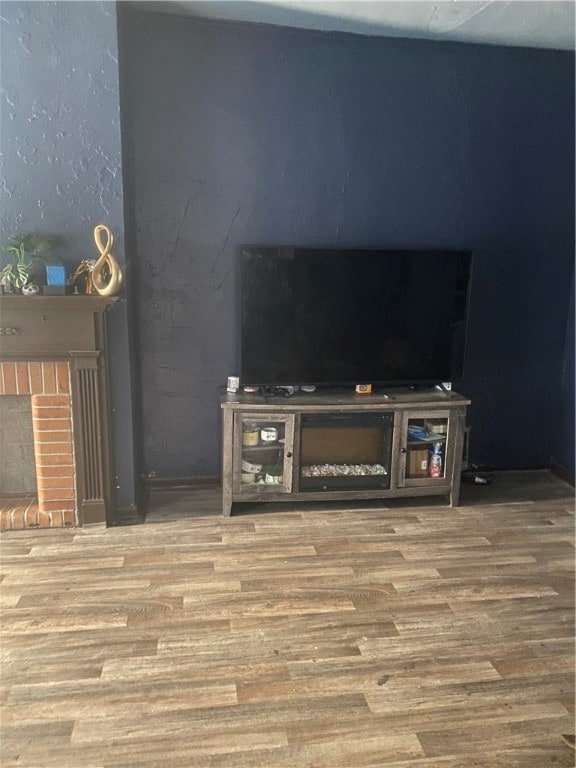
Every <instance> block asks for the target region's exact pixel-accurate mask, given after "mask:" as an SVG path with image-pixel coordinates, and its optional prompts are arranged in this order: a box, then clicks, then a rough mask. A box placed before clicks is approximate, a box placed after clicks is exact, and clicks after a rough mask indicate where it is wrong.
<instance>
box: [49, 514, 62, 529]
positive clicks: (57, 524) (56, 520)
mask: <svg viewBox="0 0 576 768" xmlns="http://www.w3.org/2000/svg"><path fill="white" fill-rule="evenodd" d="M50 517H51V518H52V521H51V527H52V528H64V515H63V514H62V512H61V511H56V512H51V513H50Z"/></svg>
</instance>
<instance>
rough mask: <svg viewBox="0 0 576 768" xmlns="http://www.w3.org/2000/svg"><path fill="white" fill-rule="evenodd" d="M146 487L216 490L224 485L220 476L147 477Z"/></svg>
mask: <svg viewBox="0 0 576 768" xmlns="http://www.w3.org/2000/svg"><path fill="white" fill-rule="evenodd" d="M143 481H144V487H145V488H146V489H151V488H163V489H166V490H167V489H170V488H214V487H215V486H220V485H222V480H221V478H220V476H219V475H199V476H193V477H145V478H143Z"/></svg>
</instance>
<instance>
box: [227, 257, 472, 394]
mask: <svg viewBox="0 0 576 768" xmlns="http://www.w3.org/2000/svg"><path fill="white" fill-rule="evenodd" d="M240 261H241V265H240V271H241V301H240V314H241V322H240V328H241V354H240V360H241V362H240V383H241V385H242V386H256V387H263V386H291V385H316V386H319V385H320V386H322V385H325V386H328V385H330V386H339V385H349V384H373V385H384V386H394V385H420V384H422V385H424V384H426V385H433V384H438V383H441V382H447V381H454V380H461V379H462V377H463V365H464V349H465V341H466V324H467V313H468V296H469V287H470V276H471V261H472V255H471V253H470V252H469V251H445V250H442V251H441V250H425V251H424V250H372V249H370V250H368V249H332V248H301V247H299V248H292V247H260V246H242V247H241V248H240Z"/></svg>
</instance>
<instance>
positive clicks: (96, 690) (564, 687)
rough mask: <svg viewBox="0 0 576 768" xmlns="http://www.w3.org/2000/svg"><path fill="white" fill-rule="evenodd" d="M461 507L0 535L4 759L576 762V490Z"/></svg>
mask: <svg viewBox="0 0 576 768" xmlns="http://www.w3.org/2000/svg"><path fill="white" fill-rule="evenodd" d="M461 502H462V505H461V506H460V507H458V508H456V509H451V508H450V507H448V506H444V501H443V500H442V499H438V498H437V499H433V500H432V501H428V502H427V501H426V500H424V499H422V500H419V501H418V502H417V503H416V504H414V502H412V501H410V502H408V501H402V500H393V501H391V502H387V503H386V506H385V507H382V506H381V505H378V503H376V502H374V503H369V504H365V505H355V506H354V507H353V508H351V507H350V506H346V505H343V504H332V505H330V506H328V505H325V504H324V505H312V504H306V505H303V506H302V507H298V508H297V509H295V508H294V507H290V506H289V505H286V504H285V505H280V504H278V505H275V506H273V507H272V506H271V507H266V508H265V509H264V508H262V507H260V506H257V505H252V506H251V507H248V508H246V509H239V510H235V513H234V514H233V516H232V517H231V518H222V517H221V516H220V515H219V508H220V506H219V505H220V499H219V496H218V494H217V492H215V491H211V490H209V489H205V490H202V491H199V492H198V493H194V492H182V491H180V492H176V491H164V492H160V491H156V492H154V493H153V494H152V507H151V509H150V511H149V514H148V517H147V521H146V522H145V523H144V524H141V525H131V526H124V527H115V528H110V529H107V530H103V529H99V530H95V531H87V530H69V529H59V530H38V531H33V530H30V531H29V530H24V531H10V532H6V533H4V534H2V537H1V546H2V584H1V598H2V614H1V619H2V742H1V743H2V747H1V749H2V752H1V765H2V768H12V767H13V766H19V767H20V768H32V767H33V768H49V767H50V768H52V767H54V768H55V767H56V766H57V767H58V768H112V767H113V768H140V767H141V768H152V767H153V766H163V767H164V766H166V767H167V768H179V767H180V766H182V768H184V767H185V768H381V767H382V766H386V768H406V767H407V766H410V768H465V767H466V768H467V767H468V766H476V767H479V768H496V767H497V768H504V767H505V768H510V766H517V767H518V768H520V767H521V768H548V767H549V766H550V767H552V766H554V767H555V768H556V767H558V766H559V767H560V768H562V767H566V766H573V765H574V752H573V751H571V750H570V749H569V747H567V746H566V745H565V743H564V742H563V741H562V739H561V734H562V733H567V732H574V623H573V622H574V591H573V590H574V529H573V523H574V499H573V490H572V489H571V488H570V487H569V486H568V485H566V484H565V483H563V482H561V481H559V480H557V479H555V478H553V477H552V476H551V475H549V474H548V473H512V474H511V475H504V474H503V475H501V476H496V477H495V478H494V482H493V484H492V485H490V486H486V487H481V488H478V487H472V486H463V493H462V500H461Z"/></svg>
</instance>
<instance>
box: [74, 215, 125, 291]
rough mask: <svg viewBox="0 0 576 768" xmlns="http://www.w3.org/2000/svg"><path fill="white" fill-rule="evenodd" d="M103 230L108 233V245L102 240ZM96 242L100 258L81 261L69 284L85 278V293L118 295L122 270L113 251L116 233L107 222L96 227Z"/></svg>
mask: <svg viewBox="0 0 576 768" xmlns="http://www.w3.org/2000/svg"><path fill="white" fill-rule="evenodd" d="M102 232H106V235H107V242H106V245H104V243H103V242H102ZM94 242H95V243H96V248H98V250H99V251H100V258H99V259H84V260H83V261H81V262H80V264H79V265H78V268H77V269H76V272H74V274H73V275H72V276H71V278H70V280H69V284H70V285H74V286H75V285H76V283H77V282H78V280H84V293H86V294H87V295H88V296H94V294H96V293H99V294H100V296H116V294H117V293H119V291H120V288H121V287H122V270H121V269H120V265H119V264H118V262H117V261H116V259H115V258H114V256H113V255H112V253H111V250H112V244H113V242H114V235H113V234H112V230H111V229H110V227H107V226H106V224H98V225H97V226H96V227H94ZM76 290H78V289H76Z"/></svg>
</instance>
